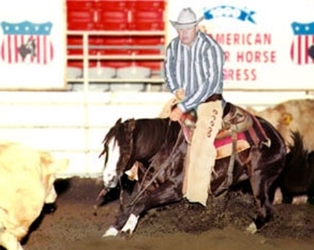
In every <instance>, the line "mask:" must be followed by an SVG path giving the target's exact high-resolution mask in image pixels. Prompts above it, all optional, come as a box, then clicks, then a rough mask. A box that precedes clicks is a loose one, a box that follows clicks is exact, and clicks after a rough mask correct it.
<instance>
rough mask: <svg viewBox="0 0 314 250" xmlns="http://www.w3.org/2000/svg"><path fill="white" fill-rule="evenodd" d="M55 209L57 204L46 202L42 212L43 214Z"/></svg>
mask: <svg viewBox="0 0 314 250" xmlns="http://www.w3.org/2000/svg"><path fill="white" fill-rule="evenodd" d="M56 210H57V206H56V204H55V203H46V204H44V207H43V212H44V213H45V214H51V213H53V212H55V211H56Z"/></svg>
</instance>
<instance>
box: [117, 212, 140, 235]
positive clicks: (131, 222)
mask: <svg viewBox="0 0 314 250" xmlns="http://www.w3.org/2000/svg"><path fill="white" fill-rule="evenodd" d="M138 218H139V216H135V215H134V214H131V215H130V217H129V219H128V221H127V222H126V223H125V225H124V227H123V228H122V229H121V232H125V233H129V234H132V233H133V232H134V229H135V227H136V225H137V222H138Z"/></svg>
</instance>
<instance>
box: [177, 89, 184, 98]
mask: <svg viewBox="0 0 314 250" xmlns="http://www.w3.org/2000/svg"><path fill="white" fill-rule="evenodd" d="M175 94H176V98H177V99H178V100H179V101H182V100H183V99H184V96H185V92H184V90H183V89H178V90H177V91H176V93H175Z"/></svg>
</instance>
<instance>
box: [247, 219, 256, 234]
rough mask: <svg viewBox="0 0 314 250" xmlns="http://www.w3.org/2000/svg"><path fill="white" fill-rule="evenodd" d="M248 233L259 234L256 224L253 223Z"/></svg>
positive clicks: (248, 228)
mask: <svg viewBox="0 0 314 250" xmlns="http://www.w3.org/2000/svg"><path fill="white" fill-rule="evenodd" d="M246 231H247V232H249V233H251V234H255V233H256V232H257V227H256V225H255V223H254V222H252V223H251V224H250V225H249V226H248V227H247V228H246Z"/></svg>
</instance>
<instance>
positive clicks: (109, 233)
mask: <svg viewBox="0 0 314 250" xmlns="http://www.w3.org/2000/svg"><path fill="white" fill-rule="evenodd" d="M118 233H119V231H118V230H117V229H116V228H114V227H113V226H111V227H109V228H108V229H107V231H106V232H105V233H104V234H103V235H102V237H109V236H117V235H118Z"/></svg>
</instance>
